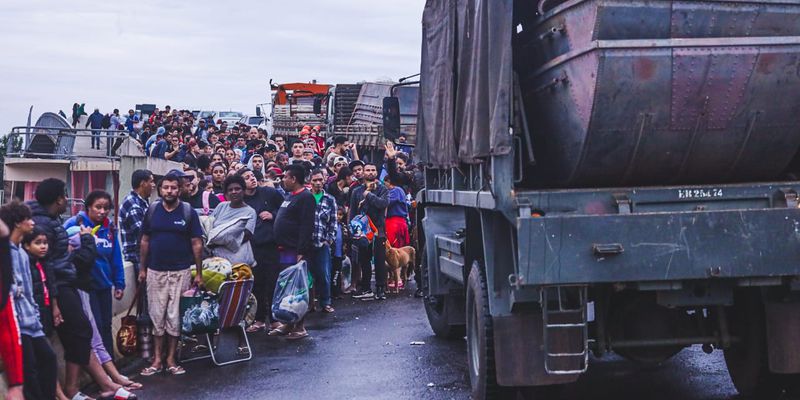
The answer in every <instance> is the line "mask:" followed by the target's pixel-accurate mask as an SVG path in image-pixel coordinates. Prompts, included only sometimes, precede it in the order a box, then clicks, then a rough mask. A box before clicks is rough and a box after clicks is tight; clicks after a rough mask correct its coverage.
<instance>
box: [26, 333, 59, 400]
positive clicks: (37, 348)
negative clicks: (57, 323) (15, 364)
mask: <svg viewBox="0 0 800 400" xmlns="http://www.w3.org/2000/svg"><path fill="white" fill-rule="evenodd" d="M20 339H21V341H22V369H23V373H24V376H25V383H24V384H23V386H22V391H23V393H24V394H25V398H26V399H48V400H49V399H54V398H55V396H56V378H57V374H58V364H57V360H56V353H55V352H54V351H53V348H52V347H50V343H49V342H48V341H47V338H46V337H44V336H41V337H31V336H28V335H20Z"/></svg>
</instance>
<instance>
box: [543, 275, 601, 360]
mask: <svg viewBox="0 0 800 400" xmlns="http://www.w3.org/2000/svg"><path fill="white" fill-rule="evenodd" d="M587 297H588V296H587V289H586V286H552V287H545V288H543V289H542V303H541V304H542V319H543V324H542V326H543V328H544V335H543V336H542V345H543V350H544V369H545V371H546V372H547V373H548V374H552V375H575V374H582V373H584V372H586V370H587V369H588V368H589V324H588V320H587V308H586V307H587ZM578 339H580V340H578Z"/></svg>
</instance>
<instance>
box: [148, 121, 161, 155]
mask: <svg viewBox="0 0 800 400" xmlns="http://www.w3.org/2000/svg"><path fill="white" fill-rule="evenodd" d="M164 132H166V131H165V130H164V127H163V126H160V127H158V130H156V134H155V135H153V136H150V138H149V139H147V142H146V143H145V144H144V148H145V154H147V155H148V156H150V157H156V154H157V153H156V149H157V148H158V147H159V145H160V143H161V142H162V141H164Z"/></svg>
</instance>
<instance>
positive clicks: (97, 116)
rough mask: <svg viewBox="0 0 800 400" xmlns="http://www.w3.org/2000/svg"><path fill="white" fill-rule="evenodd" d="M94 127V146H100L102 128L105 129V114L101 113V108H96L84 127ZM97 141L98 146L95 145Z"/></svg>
mask: <svg viewBox="0 0 800 400" xmlns="http://www.w3.org/2000/svg"><path fill="white" fill-rule="evenodd" d="M89 127H91V128H92V148H93V149H94V148H98V149H99V148H100V130H101V129H103V114H101V113H100V110H98V109H96V108H95V109H94V112H93V113H92V115H90V116H89V119H88V120H86V126H84V128H89ZM95 143H96V146H97V147H95Z"/></svg>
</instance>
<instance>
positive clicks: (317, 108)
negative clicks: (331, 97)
mask: <svg viewBox="0 0 800 400" xmlns="http://www.w3.org/2000/svg"><path fill="white" fill-rule="evenodd" d="M314 114H317V115H319V114H322V99H321V98H319V97H315V98H314Z"/></svg>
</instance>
